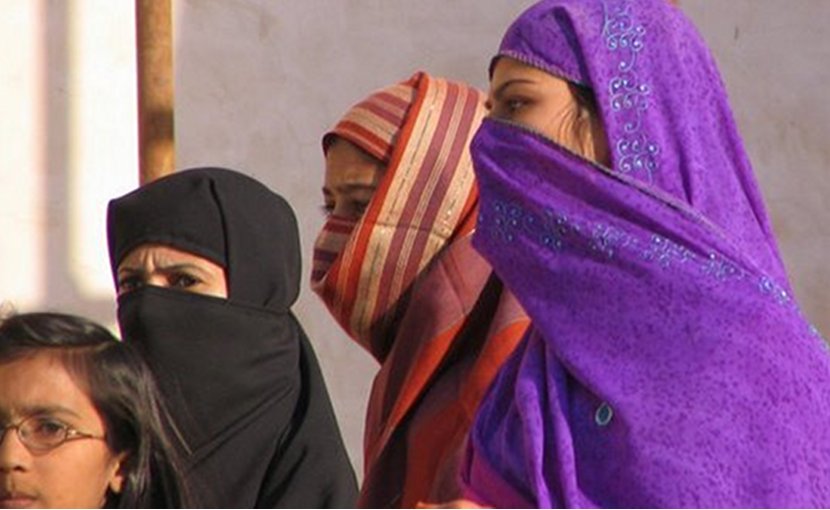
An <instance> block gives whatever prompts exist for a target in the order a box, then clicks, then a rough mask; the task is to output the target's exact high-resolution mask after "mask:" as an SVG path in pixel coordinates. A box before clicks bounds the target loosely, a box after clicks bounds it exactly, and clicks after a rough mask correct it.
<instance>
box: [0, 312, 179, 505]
mask: <svg viewBox="0 0 830 510" xmlns="http://www.w3.org/2000/svg"><path fill="white" fill-rule="evenodd" d="M42 351H50V353H53V354H55V355H57V356H58V357H59V359H61V360H62V361H63V363H64V366H65V367H66V368H67V370H68V371H69V373H70V374H72V375H73V376H74V377H77V380H78V383H79V385H81V386H82V387H84V388H85V389H86V390H87V392H88V394H89V397H90V400H91V401H92V403H93V404H94V406H95V408H96V409H97V411H98V412H99V413H100V414H101V417H102V419H103V421H104V424H105V426H106V436H107V444H108V445H109V447H110V449H111V450H112V451H114V452H116V453H122V452H126V453H127V455H126V458H125V460H124V465H123V469H124V486H123V488H122V490H121V492H120V494H112V493H108V494H107V501H106V506H107V507H116V508H154V507H167V508H175V507H186V506H190V504H191V501H190V496H189V495H188V493H187V489H186V487H185V485H184V483H183V481H182V479H181V475H180V473H181V471H180V467H181V464H180V461H179V459H178V454H177V453H176V449H174V447H173V443H172V441H171V440H170V439H169V437H170V435H169V433H168V430H174V429H173V424H172V422H171V421H170V419H169V417H168V415H167V413H166V411H165V410H164V407H163V405H162V403H161V400H160V397H159V395H158V390H157V389H156V386H155V382H154V380H153V377H152V373H151V372H150V369H149V368H148V367H147V365H146V364H145V363H144V361H143V360H142V358H141V357H140V355H139V354H138V353H137V352H135V351H134V350H133V348H132V347H130V346H129V345H128V344H125V343H123V342H120V341H119V340H118V339H116V338H115V337H114V336H113V335H112V334H111V333H110V332H109V331H108V330H107V329H105V328H103V327H102V326H100V325H98V324H96V323H94V322H92V321H90V320H88V319H84V318H82V317H77V316H73V315H65V314H58V313H26V314H19V315H13V316H11V317H9V318H7V319H5V320H2V321H0V363H3V362H8V361H12V360H15V359H19V358H22V357H25V356H31V355H33V354H36V353H38V352H42Z"/></svg>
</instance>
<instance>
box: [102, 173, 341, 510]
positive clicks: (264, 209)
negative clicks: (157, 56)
mask: <svg viewBox="0 0 830 510" xmlns="http://www.w3.org/2000/svg"><path fill="white" fill-rule="evenodd" d="M108 228H109V243H110V260H111V265H112V270H113V274H114V275H116V274H117V268H118V265H119V263H120V262H121V260H122V259H123V258H124V257H125V256H126V255H127V254H128V253H129V252H130V251H131V250H132V249H133V248H136V247H137V246H139V245H141V244H145V243H156V244H162V245H165V246H168V247H173V248H177V249H180V250H184V251H187V252H190V253H193V254H196V255H200V256H202V257H205V258H208V259H210V260H212V261H214V262H216V263H218V264H221V265H222V267H223V268H224V270H225V275H226V279H227V287H228V298H227V299H224V298H218V297H213V296H207V295H201V294H196V293H191V292H184V291H180V290H175V289H169V288H159V287H146V288H139V289H137V290H132V291H129V292H126V293H124V294H123V295H121V296H119V299H118V321H119V326H120V328H121V331H122V335H123V337H124V340H125V341H127V342H132V343H135V344H136V345H137V346H138V347H139V349H140V350H141V351H142V352H143V353H144V354H145V355H146V357H147V359H148V361H149V364H150V365H151V367H152V368H153V370H154V372H155V373H156V376H157V378H158V380H159V386H160V388H161V390H162V392H163V393H164V397H165V400H166V402H167V404H168V407H169V408H170V411H171V414H172V415H173V418H174V420H175V422H176V425H177V427H178V429H179V430H180V432H181V435H182V437H183V439H184V441H185V443H186V445H187V448H188V452H187V455H186V460H187V468H188V470H187V473H186V476H187V479H188V481H189V482H190V484H191V485H192V486H193V489H194V491H195V492H196V495H197V497H198V501H199V503H200V504H201V505H204V506H206V507H243V508H253V507H271V508H275V507H318V508H328V507H349V506H352V505H353V504H354V501H355V499H356V492H357V487H356V481H355V477H354V472H353V470H352V468H351V465H350V463H349V459H348V457H347V455H346V451H345V447H344V445H343V442H342V439H341V436H340V430H339V428H338V426H337V423H336V421H335V417H334V412H333V410H332V407H331V402H330V400H329V396H328V391H327V389H326V386H325V382H324V380H323V377H322V374H321V372H320V369H319V366H318V363H317V359H316V357H315V355H314V351H313V349H312V346H311V344H310V342H309V341H308V339H307V337H306V335H305V332H304V331H303V329H302V327H301V326H300V324H299V322H298V321H297V320H296V318H295V317H294V315H293V313H292V312H291V306H292V305H293V303H294V302H295V301H296V299H297V296H298V293H299V282H300V250H299V233H298V231H297V224H296V219H295V217H294V213H293V211H292V210H291V207H290V206H289V205H288V203H287V202H286V201H285V200H284V199H282V197H280V196H278V195H276V194H275V193H273V192H272V191H270V190H269V189H268V188H266V187H265V186H263V185H262V184H260V183H259V182H257V181H255V180H253V179H251V178H250V177H247V176H245V175H243V174H240V173H237V172H234V171H230V170H226V169H220V168H201V169H191V170H186V171H181V172H178V173H176V174H173V175H171V176H168V177H165V178H162V179H159V180H157V181H155V182H153V183H151V184H148V185H146V186H144V187H142V188H140V189H138V190H136V191H134V192H132V193H130V194H128V195H125V196H123V197H121V198H118V199H115V200H113V201H112V202H111V203H110V207H109V218H108Z"/></svg>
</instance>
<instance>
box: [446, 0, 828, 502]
mask: <svg viewBox="0 0 830 510" xmlns="http://www.w3.org/2000/svg"><path fill="white" fill-rule="evenodd" d="M491 74H492V83H491V95H490V102H491V107H492V112H491V118H489V119H486V120H485V122H484V124H483V125H482V127H481V129H480V130H479V132H478V134H477V135H476V138H475V139H474V141H473V145H472V153H473V158H474V162H475V165H476V173H477V177H478V179H479V181H478V182H479V186H480V190H481V206H482V208H481V215H480V218H479V222H478V227H477V232H476V237H475V243H476V247H477V248H478V249H479V251H480V252H481V253H482V254H483V255H484V256H485V258H486V259H487V260H488V261H489V262H490V263H491V264H492V265H493V267H494V268H495V270H496V272H497V273H498V274H499V276H500V277H501V278H502V279H503V280H504V282H505V283H506V284H507V285H508V287H509V288H510V289H511V290H512V291H513V292H514V293H515V294H516V296H518V297H519V299H520V301H521V302H522V305H523V306H524V307H525V309H526V310H527V312H528V313H529V314H530V316H531V318H532V319H533V323H534V327H533V328H532V329H531V331H530V332H529V333H528V335H527V336H526V337H525V339H524V341H523V342H522V344H520V346H519V348H518V349H517V351H516V353H515V354H514V356H513V357H512V358H511V360H510V361H509V362H508V363H507V364H506V365H505V366H504V368H503V369H502V370H501V373H500V375H499V377H498V379H497V380H496V381H495V383H494V385H493V387H492V388H491V390H490V392H489V394H488V397H487V398H486V400H485V401H484V402H483V404H482V406H481V408H480V410H479V414H478V417H477V420H476V423H475V425H474V428H473V430H472V431H471V433H470V434H471V435H470V440H469V450H468V457H467V462H466V464H465V466H464V468H463V470H462V474H461V476H462V480H463V483H464V484H465V486H466V497H467V498H469V499H471V500H473V501H475V502H477V503H478V504H485V505H494V506H507V507H525V506H528V507H536V506H538V507H552V506H570V507H586V506H603V507H618V506H622V507H735V506H738V507H815V506H819V507H827V506H830V356H829V355H828V351H827V349H826V346H825V343H824V342H823V340H822V339H821V338H820V336H819V335H818V332H817V331H816V330H815V329H814V328H812V327H811V326H810V325H809V324H808V322H806V320H805V318H804V317H803V316H802V314H801V312H800V311H799V308H798V306H797V304H796V302H795V299H794V298H793V296H792V291H791V289H790V286H789V283H788V281H787V277H786V274H785V270H784V267H783V264H782V262H781V258H780V256H779V253H778V249H777V246H776V242H775V239H774V237H773V234H772V228H771V226H770V221H769V218H768V216H767V213H766V212H765V210H764V206H763V203H762V199H761V194H760V192H759V190H758V187H757V185H756V182H755V179H754V177H753V175H752V170H751V167H750V164H749V161H748V159H747V157H746V154H745V152H744V148H743V145H742V143H741V140H740V137H739V136H738V133H737V130H736V127H735V123H734V120H733V118H732V115H731V112H730V109H729V106H728V103H727V99H726V94H725V91H724V87H723V83H722V81H721V79H720V76H719V74H718V71H717V69H716V67H715V64H714V61H713V59H712V57H711V55H710V54H709V52H708V50H707V49H706V47H705V45H704V43H703V42H702V40H701V38H700V36H699V35H698V34H697V32H696V31H695V29H694V27H693V26H692V25H691V23H690V22H689V21H688V20H687V19H686V18H685V17H684V16H683V14H682V13H681V12H680V10H679V9H677V8H676V7H673V6H672V5H670V4H669V3H667V2H666V0H548V1H542V2H539V3H537V4H536V5H534V6H533V7H531V8H530V9H529V10H527V11H526V12H525V13H524V14H522V15H521V16H520V17H519V18H518V19H517V20H516V21H515V22H514V23H513V25H512V26H511V27H510V28H509V29H508V31H507V34H506V35H505V37H504V40H503V42H502V44H501V47H500V50H499V53H498V54H497V55H496V57H495V58H494V60H493V64H492V67H491Z"/></svg>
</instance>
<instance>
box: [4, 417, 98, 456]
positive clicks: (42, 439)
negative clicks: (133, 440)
mask: <svg viewBox="0 0 830 510" xmlns="http://www.w3.org/2000/svg"><path fill="white" fill-rule="evenodd" d="M10 429H15V431H16V432H17V437H18V438H19V439H20V442H21V443H23V445H24V446H25V447H26V448H28V449H29V450H30V451H35V452H47V451H49V450H52V449H54V448H57V447H58V446H60V445H62V444H63V443H65V442H67V441H74V440H76V439H104V436H96V435H94V434H87V433H85V432H80V431H79V430H77V429H74V428H72V427H70V426H69V425H67V424H66V423H63V422H62V421H60V420H56V419H55V418H50V417H48V416H37V415H35V416H29V417H27V418H24V419H23V420H21V421H20V422H18V423H12V424H9V425H2V426H0V443H2V442H3V439H4V438H5V437H6V432H7V431H9V430H10Z"/></svg>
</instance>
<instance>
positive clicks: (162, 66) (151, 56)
mask: <svg viewBox="0 0 830 510" xmlns="http://www.w3.org/2000/svg"><path fill="white" fill-rule="evenodd" d="M170 1H171V0H135V20H136V56H137V59H136V61H137V65H138V171H139V183H140V184H142V185H144V184H146V183H148V182H150V181H153V180H155V179H158V178H159V177H162V176H164V175H167V174H170V173H172V172H173V170H174V168H175V160H176V154H175V144H174V129H173V24H172V9H171V6H170Z"/></svg>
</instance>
